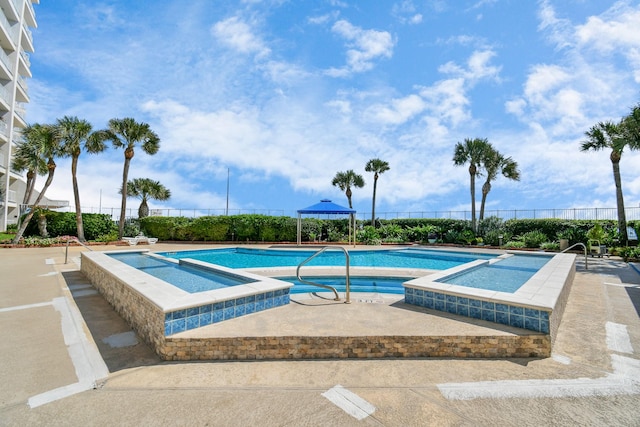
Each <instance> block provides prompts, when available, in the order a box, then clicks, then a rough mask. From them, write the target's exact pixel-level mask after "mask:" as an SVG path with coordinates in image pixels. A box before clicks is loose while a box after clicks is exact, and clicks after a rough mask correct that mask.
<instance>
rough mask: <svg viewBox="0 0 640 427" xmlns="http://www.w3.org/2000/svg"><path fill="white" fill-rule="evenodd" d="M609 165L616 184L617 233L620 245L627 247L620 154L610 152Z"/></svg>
mask: <svg viewBox="0 0 640 427" xmlns="http://www.w3.org/2000/svg"><path fill="white" fill-rule="evenodd" d="M610 159H611V164H612V166H613V180H614V182H615V183H616V202H617V205H618V206H617V207H618V231H619V233H620V243H621V244H622V245H625V246H626V245H627V217H626V215H625V213H624V198H623V197H622V180H621V179H620V153H618V152H617V151H615V150H614V151H612V152H611V156H610Z"/></svg>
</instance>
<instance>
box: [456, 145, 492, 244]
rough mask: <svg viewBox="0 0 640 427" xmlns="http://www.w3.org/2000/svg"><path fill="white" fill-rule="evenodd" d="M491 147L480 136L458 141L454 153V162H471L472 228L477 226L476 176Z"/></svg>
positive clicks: (460, 164)
mask: <svg viewBox="0 0 640 427" xmlns="http://www.w3.org/2000/svg"><path fill="white" fill-rule="evenodd" d="M488 147H489V141H487V140H486V139H480V138H474V139H470V138H466V139H465V140H464V143H461V142H458V143H457V144H456V147H455V152H454V155H453V164H454V165H456V166H462V165H464V164H465V163H467V162H468V163H469V178H470V180H471V185H470V187H471V228H472V229H473V231H474V232H475V231H477V226H476V176H477V175H480V165H481V163H482V159H483V157H484V155H485V153H486V152H487V149H488Z"/></svg>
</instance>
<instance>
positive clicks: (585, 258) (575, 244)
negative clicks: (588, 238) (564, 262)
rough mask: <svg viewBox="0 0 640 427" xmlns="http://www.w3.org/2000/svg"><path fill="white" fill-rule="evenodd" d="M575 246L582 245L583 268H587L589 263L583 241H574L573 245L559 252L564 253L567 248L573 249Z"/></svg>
mask: <svg viewBox="0 0 640 427" xmlns="http://www.w3.org/2000/svg"><path fill="white" fill-rule="evenodd" d="M576 246H582V248H583V249H584V269H585V270H588V269H589V265H588V264H587V246H586V245H585V244H584V243H580V242H578V243H574V244H573V245H571V246H569V247H568V248H567V249H565V250H564V251H561V252H560V253H561V254H562V253H565V252H567V251H568V250H569V249H573V248H575V247H576Z"/></svg>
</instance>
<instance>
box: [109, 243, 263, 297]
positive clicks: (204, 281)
mask: <svg viewBox="0 0 640 427" xmlns="http://www.w3.org/2000/svg"><path fill="white" fill-rule="evenodd" d="M109 256H110V257H112V258H114V259H116V260H118V261H120V262H123V263H125V264H127V265H129V266H131V267H133V268H135V269H137V270H140V271H142V272H144V273H147V274H150V275H152V276H153V277H156V278H158V279H160V280H164V281H166V282H168V283H171V284H172V285H174V286H176V287H178V288H180V289H182V290H183V291H186V292H189V293H196V292H204V291H212V290H216V289H224V288H227V287H229V286H237V285H245V284H247V283H253V282H255V281H256V280H255V279H251V278H247V277H243V276H239V275H236V274H230V273H226V272H222V271H215V270H212V269H208V268H203V267H202V266H199V265H194V264H188V263H182V264H178V263H173V262H169V261H167V260H163V259H159V258H157V257H152V256H148V255H145V254H143V253H139V252H133V253H132V252H124V253H112V254H109Z"/></svg>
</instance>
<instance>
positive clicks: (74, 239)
mask: <svg viewBox="0 0 640 427" xmlns="http://www.w3.org/2000/svg"><path fill="white" fill-rule="evenodd" d="M71 241H73V242H76V243H78V244H79V245H80V246H83V247H85V248H87V249H89V250H90V251H93V249H91V248H90V247H89V246H87V245H85V244H84V243H82V242H81V241H80V240H78V238H77V237H71V238H69V239H67V248H66V249H65V250H64V263H65V264H66V263H67V260H68V259H69V242H71Z"/></svg>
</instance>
